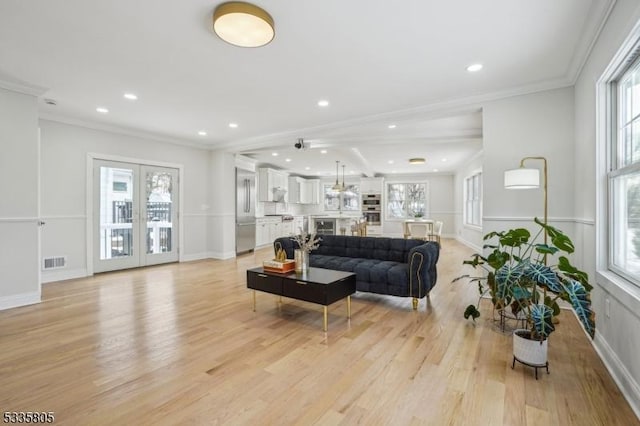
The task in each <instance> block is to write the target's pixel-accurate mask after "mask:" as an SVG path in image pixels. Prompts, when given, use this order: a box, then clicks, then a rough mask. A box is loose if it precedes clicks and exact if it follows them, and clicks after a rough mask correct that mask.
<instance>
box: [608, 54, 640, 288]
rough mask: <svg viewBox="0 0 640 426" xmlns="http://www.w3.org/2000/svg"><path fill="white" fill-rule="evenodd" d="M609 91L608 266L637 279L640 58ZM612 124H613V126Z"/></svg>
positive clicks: (639, 277)
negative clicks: (613, 100)
mask: <svg viewBox="0 0 640 426" xmlns="http://www.w3.org/2000/svg"><path fill="white" fill-rule="evenodd" d="M610 87H611V88H612V90H611V95H612V99H615V100H616V101H615V102H614V103H612V107H613V106H614V105H615V108H612V111H613V113H612V114H611V121H610V123H611V127H612V129H611V135H612V139H611V141H612V143H611V147H610V148H611V165H610V168H609V170H610V171H609V173H608V181H609V212H610V216H609V230H610V238H611V241H610V255H609V267H610V268H611V269H612V270H614V271H615V272H617V273H619V274H620V275H623V276H624V277H626V278H628V279H630V280H631V281H633V282H635V283H636V284H639V283H640V60H638V59H636V60H635V62H634V63H633V64H632V66H631V67H630V68H629V69H628V70H627V71H625V72H624V73H622V74H621V75H620V76H619V78H617V79H615V81H614V82H613V84H612V85H611V86H610ZM614 126H615V128H613V127H614Z"/></svg>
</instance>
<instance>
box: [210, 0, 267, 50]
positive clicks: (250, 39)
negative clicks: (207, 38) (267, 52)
mask: <svg viewBox="0 0 640 426" xmlns="http://www.w3.org/2000/svg"><path fill="white" fill-rule="evenodd" d="M213 30H214V31H215V32H216V34H217V35H218V37H220V38H221V39H222V40H224V41H226V42H227V43H229V44H233V45H234V46H239V47H260V46H264V45H265V44H268V43H269V42H270V41H271V40H273V37H274V36H275V29H274V26H273V18H272V17H271V15H269V14H268V13H267V12H266V11H265V10H263V9H261V8H259V7H258V6H255V5H253V4H250V3H245V2H241V1H231V2H227V3H222V4H221V5H219V6H218V7H217V8H216V10H215V11H214V12H213Z"/></svg>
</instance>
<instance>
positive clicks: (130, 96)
mask: <svg viewBox="0 0 640 426" xmlns="http://www.w3.org/2000/svg"><path fill="white" fill-rule="evenodd" d="M124 98H125V99H129V100H130V101H136V100H138V96H137V95H136V94H134V93H125V94H124Z"/></svg>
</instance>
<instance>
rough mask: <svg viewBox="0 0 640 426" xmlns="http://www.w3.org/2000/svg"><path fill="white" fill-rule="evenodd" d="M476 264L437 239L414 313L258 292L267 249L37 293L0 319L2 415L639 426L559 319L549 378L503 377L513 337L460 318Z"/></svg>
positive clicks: (92, 420) (378, 300) (382, 303)
mask: <svg viewBox="0 0 640 426" xmlns="http://www.w3.org/2000/svg"><path fill="white" fill-rule="evenodd" d="M470 253H471V251H470V250H469V249H467V248H466V247H464V246H462V245H460V244H458V243H457V242H455V241H452V240H443V249H442V252H441V255H440V261H439V264H438V273H439V278H438V284H437V286H436V287H435V289H434V290H433V291H432V293H431V299H430V301H429V303H428V304H426V303H425V301H424V300H421V302H420V306H419V310H418V311H417V312H415V311H413V310H412V309H411V300H410V299H408V298H406V299H404V298H394V297H383V296H376V295H372V294H364V293H357V294H356V295H355V296H354V297H353V299H352V300H353V301H352V318H351V320H350V321H348V320H347V319H346V302H345V301H341V302H338V303H337V304H335V305H332V306H331V307H330V308H329V331H328V333H323V332H322V308H321V307H320V306H318V305H313V304H309V303H304V302H298V301H293V300H289V299H284V304H283V305H282V306H281V308H280V309H279V308H278V304H277V303H276V302H277V298H276V297H274V296H271V295H267V294H264V293H258V296H257V302H258V305H257V311H256V312H252V310H251V292H250V291H249V290H247V289H246V281H245V271H246V269H247V268H249V267H252V266H256V265H258V264H260V263H261V261H262V259H265V258H268V257H271V256H272V252H271V250H269V249H263V250H259V251H258V252H257V253H255V254H249V255H243V256H241V257H239V258H237V259H234V260H228V261H214V260H210V261H209V260H208V261H198V262H190V263H182V264H171V265H163V266H157V267H150V268H144V269H137V270H130V271H122V272H116V273H107V274H101V275H96V276H95V277H91V278H86V279H79V280H71V281H64V282H58V283H51V284H46V285H44V286H43V303H41V304H39V305H34V306H29V307H23V308H17V309H12V310H7V311H3V312H0V380H1V381H0V407H1V408H2V410H3V411H54V412H55V416H56V424H70V425H84V424H110V425H112V424H122V425H124V424H171V425H173V424H181V425H182V424H206V425H209V424H229V425H238V424H251V425H262V424H277V425H282V424H300V425H309V424H322V425H336V424H345V425H350V424H366V425H369V424H392V425H405V424H429V425H446V424H454V425H494V424H495V425H537V424H541V425H542V424H544V425H637V424H640V422H639V421H638V419H637V418H636V417H635V416H634V414H633V412H632V411H631V409H630V408H629V406H628V404H627V403H626V401H625V400H624V398H623V396H622V395H621V393H620V392H619V390H618V389H617V387H616V386H615V384H614V382H613V380H612V379H611V377H610V376H609V374H608V373H607V371H606V369H605V367H604V365H603V364H602V362H601V361H600V359H599V358H598V357H597V355H596V353H595V351H594V349H593V348H592V346H591V344H590V342H589V340H588V338H587V337H586V335H584V336H583V334H582V333H574V331H576V330H578V328H579V325H578V323H577V321H576V319H575V318H574V316H573V315H572V314H571V313H570V312H563V314H562V315H561V320H560V321H561V324H560V325H559V327H558V331H557V332H556V333H555V334H554V335H553V336H552V338H551V340H550V345H549V359H550V372H551V374H550V375H547V374H546V373H544V372H542V371H541V373H542V374H540V379H539V380H537V381H536V380H535V378H534V376H533V371H532V369H530V368H528V367H524V366H522V365H516V368H515V370H512V369H511V355H510V354H511V338H510V336H508V335H506V334H503V333H501V332H500V331H499V330H497V328H496V327H495V325H494V323H493V321H491V320H490V319H488V316H489V314H490V312H489V308H490V306H489V304H488V303H487V304H486V305H485V306H484V307H483V309H484V312H483V313H484V317H481V318H480V319H479V320H478V323H477V324H476V325H474V324H473V323H471V322H468V321H466V320H464V318H463V317H462V312H463V310H464V307H465V306H466V305H467V304H469V303H472V302H474V301H475V300H476V297H477V290H476V289H475V288H474V287H473V286H471V285H468V284H466V283H455V284H451V280H452V278H453V277H455V276H458V275H460V274H461V273H462V272H463V269H462V266H461V261H462V259H463V258H465V257H467V256H468V255H469V254H470Z"/></svg>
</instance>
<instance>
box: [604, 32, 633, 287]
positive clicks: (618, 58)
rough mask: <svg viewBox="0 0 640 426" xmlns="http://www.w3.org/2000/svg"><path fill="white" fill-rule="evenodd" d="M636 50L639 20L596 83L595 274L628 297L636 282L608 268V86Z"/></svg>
mask: <svg viewBox="0 0 640 426" xmlns="http://www.w3.org/2000/svg"><path fill="white" fill-rule="evenodd" d="M637 49H640V22H638V23H637V24H636V25H635V27H634V29H633V30H632V31H631V33H630V34H629V36H628V37H627V39H626V40H625V42H624V43H623V45H622V46H621V47H620V49H619V50H618V51H617V52H616V54H615V56H614V57H613V59H612V61H611V62H610V63H609V65H608V66H607V68H606V69H605V71H604V72H603V74H602V75H601V77H600V78H599V79H598V81H597V83H596V179H597V181H596V182H597V183H596V220H595V224H596V235H595V237H596V262H597V263H596V277H597V279H598V281H599V283H600V285H605V286H609V287H611V286H615V287H617V288H618V289H619V290H621V291H622V292H623V293H627V294H628V295H630V296H635V294H636V291H635V289H637V288H638V285H637V284H636V282H634V281H631V280H629V279H628V278H626V277H625V276H624V275H623V274H620V273H619V272H618V271H617V270H616V268H615V267H614V268H612V267H611V263H612V262H611V256H612V241H611V240H612V238H613V236H612V233H610V232H609V217H611V203H610V201H609V198H610V188H609V177H608V174H609V171H610V167H611V166H612V164H613V160H614V155H613V152H612V150H613V148H614V138H615V137H616V134H615V133H616V132H617V127H618V123H617V121H616V118H617V115H616V109H617V93H616V94H615V95H616V96H613V91H614V90H612V87H611V86H612V83H613V82H614V81H615V80H616V79H617V78H618V77H620V76H621V75H622V74H623V73H624V72H625V71H626V69H627V68H628V66H629V58H630V57H631V56H632V55H633V53H634V51H636V50H637Z"/></svg>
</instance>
